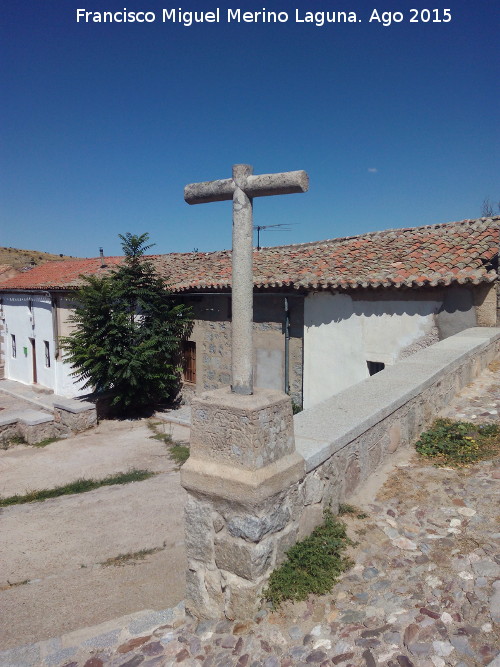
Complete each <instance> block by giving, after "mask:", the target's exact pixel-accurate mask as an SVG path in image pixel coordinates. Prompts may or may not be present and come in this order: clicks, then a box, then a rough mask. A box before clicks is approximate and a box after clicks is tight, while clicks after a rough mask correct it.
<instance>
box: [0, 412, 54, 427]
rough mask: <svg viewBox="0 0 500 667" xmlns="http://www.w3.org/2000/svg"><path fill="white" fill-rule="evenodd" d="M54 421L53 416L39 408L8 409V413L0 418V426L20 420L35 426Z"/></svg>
mask: <svg viewBox="0 0 500 667" xmlns="http://www.w3.org/2000/svg"><path fill="white" fill-rule="evenodd" d="M52 421H54V416H53V415H49V414H48V413H47V412H42V411H41V410H16V411H9V413H8V414H6V415H5V416H2V417H1V418H0V426H6V425H7V424H15V423H17V422H22V423H23V424H26V425H27V426H36V425H37V424H45V423H47V422H52Z"/></svg>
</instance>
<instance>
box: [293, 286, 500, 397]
mask: <svg viewBox="0 0 500 667" xmlns="http://www.w3.org/2000/svg"><path fill="white" fill-rule="evenodd" d="M494 297H495V290H494V286H491V285H486V284H485V285H481V286H477V287H475V286H473V287H468V286H454V287H447V288H440V289H438V288H422V289H415V288H412V289H364V290H356V291H352V292H350V293H349V294H346V293H334V294H332V293H330V292H319V293H315V294H310V295H308V296H307V297H306V298H305V302H304V406H305V407H311V406H313V405H315V404H317V403H319V402H320V401H322V400H325V399H326V398H328V397H329V396H332V395H333V394H336V393H338V392H339V391H342V390H343V389H346V388H347V387H350V386H351V385H353V384H355V383H357V382H360V381H361V380H363V379H365V378H367V377H369V370H368V365H367V362H368V361H373V362H379V363H383V364H385V365H386V366H390V365H393V364H394V363H396V362H397V361H400V360H402V359H404V358H406V357H408V356H411V355H412V354H414V353H415V352H417V351H418V350H420V349H423V348H425V347H428V346H429V345H432V344H434V343H436V342H437V341H439V340H443V339H445V338H448V337H449V336H452V335H454V334H456V333H458V332H460V331H463V330H464V329H467V328H470V327H474V326H476V324H479V325H481V326H495V323H496V322H495V320H496V317H495V305H494Z"/></svg>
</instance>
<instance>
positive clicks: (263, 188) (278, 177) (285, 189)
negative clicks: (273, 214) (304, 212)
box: [245, 170, 309, 197]
mask: <svg viewBox="0 0 500 667" xmlns="http://www.w3.org/2000/svg"><path fill="white" fill-rule="evenodd" d="M308 189H309V176H308V175H307V173H306V172H305V171H303V170H300V171H287V172H283V173H281V174H259V175H256V176H254V175H252V176H248V177H247V182H246V186H245V192H246V193H247V195H248V196H249V197H267V196H269V195H289V194H293V193H295V192H307V190H308Z"/></svg>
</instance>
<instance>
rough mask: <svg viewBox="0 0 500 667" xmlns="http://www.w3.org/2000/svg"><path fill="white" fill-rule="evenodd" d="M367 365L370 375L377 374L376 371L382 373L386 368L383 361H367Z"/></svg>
mask: <svg viewBox="0 0 500 667" xmlns="http://www.w3.org/2000/svg"><path fill="white" fill-rule="evenodd" d="M366 365H367V366H368V372H369V373H370V375H375V373H380V371H383V370H384V368H385V364H383V363H382V362H381V361H367V362H366Z"/></svg>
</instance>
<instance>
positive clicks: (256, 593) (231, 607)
mask: <svg viewBox="0 0 500 667" xmlns="http://www.w3.org/2000/svg"><path fill="white" fill-rule="evenodd" d="M225 582H226V598H227V602H226V616H227V617H228V618H230V619H238V620H248V619H252V618H253V617H254V616H255V613H256V612H257V609H258V607H259V604H260V592H261V591H262V588H263V585H264V584H263V582H257V583H255V582H250V581H247V580H246V579H242V578H241V577H237V576H236V575H233V574H229V573H228V574H226V575H225Z"/></svg>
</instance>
